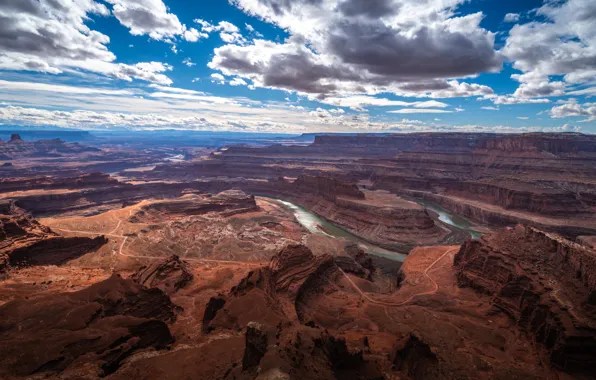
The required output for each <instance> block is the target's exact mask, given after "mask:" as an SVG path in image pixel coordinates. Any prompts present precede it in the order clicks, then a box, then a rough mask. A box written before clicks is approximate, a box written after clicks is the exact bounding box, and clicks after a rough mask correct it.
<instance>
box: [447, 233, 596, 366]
mask: <svg viewBox="0 0 596 380" xmlns="http://www.w3.org/2000/svg"><path fill="white" fill-rule="evenodd" d="M454 266H455V268H456V271H457V279H458V284H459V286H462V287H471V288H473V289H475V290H477V291H479V292H482V293H485V294H488V295H489V296H491V297H493V299H492V302H493V305H494V307H495V308H496V309H497V310H499V311H501V312H503V313H505V314H506V315H508V316H509V317H510V318H512V319H513V320H514V321H515V322H516V323H517V325H518V327H519V328H520V329H521V330H522V331H526V332H527V333H529V334H531V335H532V336H533V337H534V341H535V342H536V344H538V345H539V346H540V347H542V348H543V349H544V350H545V351H546V352H547V353H548V357H549V359H550V362H551V364H552V365H553V366H555V367H557V368H560V369H562V370H564V371H566V372H571V373H578V374H582V373H584V374H588V373H594V371H595V370H596V367H595V363H596V296H595V294H596V293H595V289H596V286H595V285H596V282H595V281H596V252H595V251H593V250H591V249H589V248H586V247H583V246H581V245H579V244H576V243H573V242H570V241H568V240H566V239H563V238H561V237H558V236H555V235H552V234H548V233H545V232H542V231H539V230H537V229H535V228H533V227H524V226H517V227H515V228H513V229H506V230H504V231H501V232H498V233H494V234H492V235H489V236H487V237H485V238H482V239H481V240H472V241H468V242H466V243H465V244H464V245H463V246H462V247H461V249H460V251H459V252H458V253H457V255H456V257H455V262H454ZM570 274H572V275H570Z"/></svg>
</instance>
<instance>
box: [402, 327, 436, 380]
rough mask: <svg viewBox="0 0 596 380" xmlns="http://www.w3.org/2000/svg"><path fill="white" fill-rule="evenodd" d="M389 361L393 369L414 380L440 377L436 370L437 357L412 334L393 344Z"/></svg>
mask: <svg viewBox="0 0 596 380" xmlns="http://www.w3.org/2000/svg"><path fill="white" fill-rule="evenodd" d="M390 360H391V363H393V366H394V368H395V369H397V370H399V371H401V372H403V373H406V374H407V375H408V376H409V377H410V378H412V379H415V380H416V379H420V380H422V379H437V378H441V377H442V376H441V375H440V373H439V370H438V360H437V356H436V355H435V354H434V353H433V352H432V351H431V349H430V347H429V346H428V344H426V343H424V342H422V341H421V340H420V339H418V337H416V336H415V335H412V334H410V335H408V336H406V337H405V338H403V339H400V340H398V341H397V342H396V343H395V345H394V346H393V349H392V352H391V355H390Z"/></svg>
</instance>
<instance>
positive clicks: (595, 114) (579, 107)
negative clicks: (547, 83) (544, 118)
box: [550, 99, 596, 122]
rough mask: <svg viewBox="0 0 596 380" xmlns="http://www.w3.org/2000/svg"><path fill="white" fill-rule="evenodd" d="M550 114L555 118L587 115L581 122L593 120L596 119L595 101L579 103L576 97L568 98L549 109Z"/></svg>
mask: <svg viewBox="0 0 596 380" xmlns="http://www.w3.org/2000/svg"><path fill="white" fill-rule="evenodd" d="M550 115H551V117H552V118H555V119H561V118H565V117H571V116H581V117H587V119H585V120H582V121H583V122H589V121H594V120H596V103H584V104H579V103H578V102H577V99H569V100H568V101H565V102H562V103H561V105H560V106H555V107H553V108H552V109H551V110H550Z"/></svg>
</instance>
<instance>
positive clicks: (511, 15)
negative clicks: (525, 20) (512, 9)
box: [503, 13, 520, 22]
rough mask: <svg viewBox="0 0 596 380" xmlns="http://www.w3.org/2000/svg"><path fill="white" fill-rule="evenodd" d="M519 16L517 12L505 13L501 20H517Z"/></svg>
mask: <svg viewBox="0 0 596 380" xmlns="http://www.w3.org/2000/svg"><path fill="white" fill-rule="evenodd" d="M519 18H520V15H519V13H507V14H506V15H505V18H504V19H503V21H505V22H518V21H519Z"/></svg>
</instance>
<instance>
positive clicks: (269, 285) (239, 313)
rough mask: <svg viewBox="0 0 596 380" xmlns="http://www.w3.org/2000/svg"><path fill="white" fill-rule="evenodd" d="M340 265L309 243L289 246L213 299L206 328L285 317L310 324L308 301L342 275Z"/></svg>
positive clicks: (274, 322) (277, 320)
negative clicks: (318, 252) (312, 249)
mask: <svg viewBox="0 0 596 380" xmlns="http://www.w3.org/2000/svg"><path fill="white" fill-rule="evenodd" d="M350 260H351V259H350ZM339 261H340V262H341V260H339ZM338 265H340V264H338V263H337V261H336V259H334V258H333V257H331V256H329V255H322V256H314V255H313V253H312V252H311V251H310V249H308V248H307V247H306V246H303V245H289V246H287V247H285V248H284V249H282V250H281V251H280V253H279V254H278V255H276V256H274V257H273V258H272V259H271V262H270V264H269V265H268V266H265V267H262V268H260V269H257V270H253V271H251V272H250V273H249V274H248V275H247V276H246V277H245V278H243V279H242V280H241V281H240V282H239V283H238V285H236V286H234V287H233V288H232V289H231V290H230V293H229V295H227V296H221V297H214V298H212V299H211V300H210V301H209V303H208V305H207V307H206V310H205V313H204V319H203V330H204V331H211V330H213V329H216V328H228V329H230V328H231V329H237V328H242V327H243V326H246V324H248V323H249V322H251V321H260V322H262V323H267V324H269V325H272V326H276V325H277V324H278V323H280V322H282V321H284V320H299V321H302V322H304V323H306V322H308V319H309V318H308V310H309V308H308V307H307V305H306V304H307V302H308V300H309V299H310V297H313V296H315V295H316V294H318V293H320V292H323V291H324V289H325V288H326V287H327V286H329V284H330V282H332V281H333V279H334V278H337V276H340V275H341V274H340V272H339V266H338ZM352 267H353V268H355V269H354V271H355V272H358V271H359V272H360V273H362V275H363V276H365V275H367V274H368V273H367V272H366V270H364V268H362V267H361V266H358V264H354V265H353V266H352ZM249 305H250V306H249ZM246 308H249V309H250V311H249V312H246Z"/></svg>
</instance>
